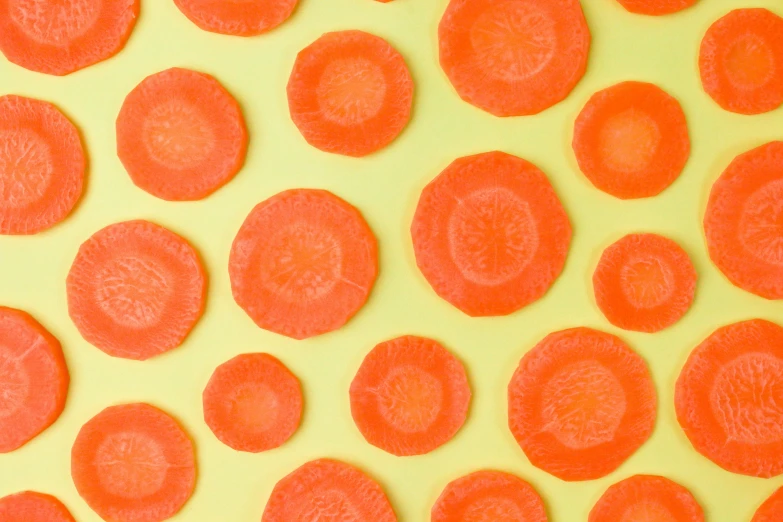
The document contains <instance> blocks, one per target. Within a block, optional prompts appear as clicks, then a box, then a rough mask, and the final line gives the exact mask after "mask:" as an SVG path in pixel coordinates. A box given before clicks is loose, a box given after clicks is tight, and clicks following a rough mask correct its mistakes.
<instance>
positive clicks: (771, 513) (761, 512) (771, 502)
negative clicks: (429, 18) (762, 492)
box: [750, 488, 783, 522]
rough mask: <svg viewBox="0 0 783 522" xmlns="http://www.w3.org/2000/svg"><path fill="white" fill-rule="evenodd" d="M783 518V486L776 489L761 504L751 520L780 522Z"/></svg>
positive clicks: (756, 521)
mask: <svg viewBox="0 0 783 522" xmlns="http://www.w3.org/2000/svg"><path fill="white" fill-rule="evenodd" d="M781 520H783V488H780V489H778V490H777V491H775V492H774V493H773V494H772V496H771V497H769V498H768V499H767V500H766V501H765V502H764V503H763V504H761V506H759V508H758V510H757V511H756V514H755V515H753V520H751V521H750V522H780V521H781Z"/></svg>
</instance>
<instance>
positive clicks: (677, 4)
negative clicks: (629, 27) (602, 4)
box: [617, 0, 698, 16]
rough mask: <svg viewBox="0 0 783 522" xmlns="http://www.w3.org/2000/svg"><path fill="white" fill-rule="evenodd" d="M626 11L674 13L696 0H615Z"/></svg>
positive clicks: (696, 0) (652, 13)
mask: <svg viewBox="0 0 783 522" xmlns="http://www.w3.org/2000/svg"><path fill="white" fill-rule="evenodd" d="M617 1H618V2H620V5H622V6H623V7H624V8H625V9H626V10H627V11H628V12H631V13H636V14H644V15H652V16H661V15H667V14H672V13H676V12H678V11H682V10H683V9H687V8H688V7H691V6H693V5H696V2H698V0H617Z"/></svg>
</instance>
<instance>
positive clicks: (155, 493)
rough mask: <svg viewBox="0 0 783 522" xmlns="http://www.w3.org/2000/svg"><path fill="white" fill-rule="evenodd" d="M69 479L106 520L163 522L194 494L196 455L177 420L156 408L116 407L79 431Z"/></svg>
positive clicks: (73, 450) (138, 404)
mask: <svg viewBox="0 0 783 522" xmlns="http://www.w3.org/2000/svg"><path fill="white" fill-rule="evenodd" d="M71 476H72V477H73V482H74V484H75V485H76V490H77V491H78V492H79V495H81V497H82V498H83V499H84V500H85V501H86V502H87V504H89V506H90V507H91V508H92V509H93V511H95V512H96V513H97V514H98V515H100V517H101V518H103V519H104V520H127V521H131V520H132V521H133V522H159V521H162V520H166V519H167V518H170V517H172V516H174V514H175V513H177V512H178V511H179V510H180V509H181V508H182V506H183V505H185V503H186V502H187V501H188V499H189V498H190V495H191V494H192V493H193V488H194V487H195V484H196V456H195V450H194V449H193V443H192V442H191V440H190V438H189V437H188V434H187V433H185V431H184V430H183V429H182V427H181V426H180V425H179V424H178V423H177V421H175V420H174V419H172V418H171V417H170V416H169V415H168V414H167V413H165V412H163V411H161V410H159V409H158V408H155V407H153V406H150V405H149V404H143V403H137V404H123V405H120V406H112V407H109V408H106V409H105V410H103V411H102V412H100V413H99V414H98V415H96V416H95V417H93V418H92V419H90V420H89V421H88V422H87V424H85V425H84V426H82V429H81V430H79V434H78V435H77V436H76V441H75V442H74V444H73V448H72V449H71Z"/></svg>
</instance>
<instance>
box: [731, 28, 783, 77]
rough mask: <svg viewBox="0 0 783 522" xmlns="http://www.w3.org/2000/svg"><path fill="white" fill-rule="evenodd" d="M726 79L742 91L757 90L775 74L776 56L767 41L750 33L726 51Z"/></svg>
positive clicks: (734, 42)
mask: <svg viewBox="0 0 783 522" xmlns="http://www.w3.org/2000/svg"><path fill="white" fill-rule="evenodd" d="M725 60H726V61H725V64H726V73H727V74H726V77H727V78H728V79H729V81H730V82H731V83H732V85H734V86H735V87H738V88H740V89H756V88H758V87H761V86H762V85H764V84H766V83H767V82H768V81H769V80H770V79H771V78H772V77H773V76H774V74H775V56H774V55H773V53H772V50H771V49H770V48H769V46H768V45H767V42H766V41H765V39H764V38H763V37H761V36H759V35H756V34H753V33H748V34H745V35H743V36H742V37H740V38H738V39H736V40H734V41H733V42H732V45H731V47H729V49H727V51H726V59H725Z"/></svg>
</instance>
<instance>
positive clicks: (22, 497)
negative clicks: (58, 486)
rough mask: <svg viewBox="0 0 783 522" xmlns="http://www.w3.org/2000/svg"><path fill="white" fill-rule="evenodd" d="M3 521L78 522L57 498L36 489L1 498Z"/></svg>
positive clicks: (0, 512) (0, 510)
mask: <svg viewBox="0 0 783 522" xmlns="http://www.w3.org/2000/svg"><path fill="white" fill-rule="evenodd" d="M0 520H2V521H3V522H76V521H75V520H74V518H73V516H72V515H71V513H70V511H68V508H67V507H65V506H64V505H63V503H62V502H60V501H59V500H58V499H57V498H55V497H53V496H51V495H46V494H44V493H38V492H35V491H23V492H21V493H15V494H13V495H8V496H7V497H3V498H0Z"/></svg>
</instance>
